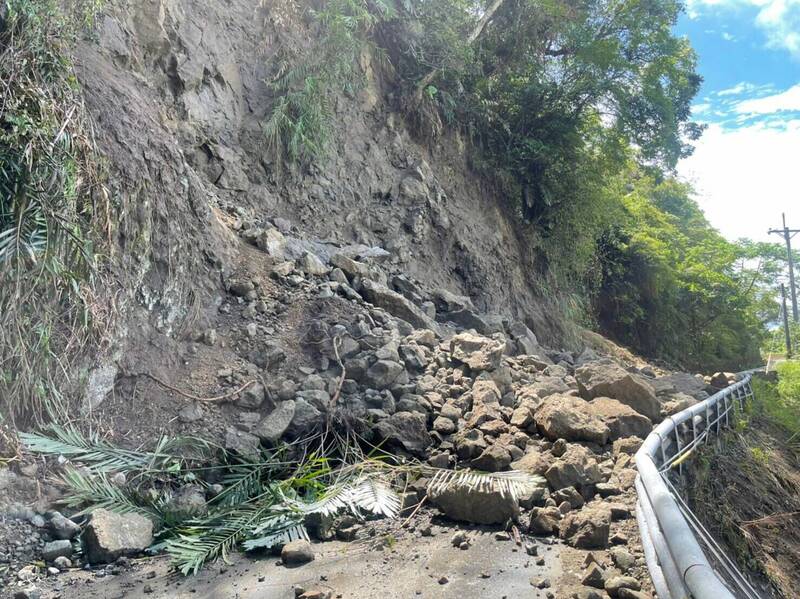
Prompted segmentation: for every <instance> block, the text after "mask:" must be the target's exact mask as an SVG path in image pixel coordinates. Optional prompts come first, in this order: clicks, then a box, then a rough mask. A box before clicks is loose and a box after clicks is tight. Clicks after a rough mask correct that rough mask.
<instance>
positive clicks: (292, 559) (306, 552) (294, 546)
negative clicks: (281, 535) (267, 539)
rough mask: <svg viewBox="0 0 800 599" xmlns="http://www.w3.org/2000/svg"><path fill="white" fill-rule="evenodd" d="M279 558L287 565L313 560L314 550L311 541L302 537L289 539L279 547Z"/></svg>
mask: <svg viewBox="0 0 800 599" xmlns="http://www.w3.org/2000/svg"><path fill="white" fill-rule="evenodd" d="M281 560H283V563H284V564H285V565H287V566H296V565H299V564H305V563H307V562H310V561H313V560H314V550H313V549H312V547H311V543H309V542H308V541H305V540H303V539H298V540H297V541H290V542H289V543H286V545H284V546H283V549H281Z"/></svg>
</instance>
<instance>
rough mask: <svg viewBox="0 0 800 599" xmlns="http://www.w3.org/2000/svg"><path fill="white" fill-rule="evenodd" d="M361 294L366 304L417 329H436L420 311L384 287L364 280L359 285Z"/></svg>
mask: <svg viewBox="0 0 800 599" xmlns="http://www.w3.org/2000/svg"><path fill="white" fill-rule="evenodd" d="M361 294H362V295H363V296H364V299H366V300H367V301H368V302H370V303H372V304H374V305H376V306H378V307H379V308H383V309H384V310H386V311H387V312H388V313H389V314H391V315H392V316H396V317H397V318H402V319H403V320H405V321H406V322H408V323H409V324H411V325H413V326H415V327H417V328H420V329H436V325H435V324H434V322H433V321H432V320H431V319H430V318H428V315H427V314H425V312H423V311H422V309H420V308H418V307H417V306H415V305H414V304H413V303H412V302H410V301H409V300H407V299H406V298H405V297H403V296H402V295H400V294H399V293H397V292H396V291H392V290H391V289H389V288H388V287H386V286H385V285H381V284H380V283H376V282H375V281H370V280H368V279H367V280H364V281H362V283H361Z"/></svg>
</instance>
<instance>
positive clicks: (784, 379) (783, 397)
mask: <svg viewBox="0 0 800 599" xmlns="http://www.w3.org/2000/svg"><path fill="white" fill-rule="evenodd" d="M753 392H754V394H755V408H754V409H755V412H756V413H757V414H759V415H761V416H764V417H766V418H767V419H768V420H770V421H771V422H773V423H774V424H777V425H779V426H781V427H782V428H783V429H785V430H786V431H788V432H789V434H790V435H792V438H793V439H794V440H795V441H798V440H800V362H796V361H795V362H782V363H780V364H778V382H777V384H775V383H771V382H769V381H766V380H763V379H761V378H755V379H753Z"/></svg>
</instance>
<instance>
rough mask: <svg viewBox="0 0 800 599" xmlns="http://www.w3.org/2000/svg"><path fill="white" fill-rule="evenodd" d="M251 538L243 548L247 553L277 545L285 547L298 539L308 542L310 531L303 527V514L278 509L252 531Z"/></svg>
mask: <svg viewBox="0 0 800 599" xmlns="http://www.w3.org/2000/svg"><path fill="white" fill-rule="evenodd" d="M251 536H252V537H253V538H250V539H248V540H246V541H245V542H244V543H243V544H242V547H243V548H244V550H245V551H253V550H254V549H269V548H271V547H274V546H275V545H285V544H286V543H289V542H291V541H296V540H298V539H305V540H306V541H307V540H308V531H307V530H306V527H305V526H303V514H302V513H298V512H293V511H288V510H285V509H278V510H276V512H275V513H272V514H270V515H269V516H267V517H266V518H265V519H263V520H262V521H261V522H260V523H259V524H258V526H256V528H255V529H254V530H253V531H252V533H251Z"/></svg>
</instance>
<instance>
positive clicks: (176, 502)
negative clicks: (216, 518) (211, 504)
mask: <svg viewBox="0 0 800 599" xmlns="http://www.w3.org/2000/svg"><path fill="white" fill-rule="evenodd" d="M169 507H170V511H172V512H175V513H176V514H179V515H180V516H181V517H183V518H192V517H195V516H200V515H202V514H205V513H206V512H207V511H208V505H207V504H206V494H205V492H204V491H203V488H202V487H200V486H198V485H184V486H182V487H181V488H180V489H178V491H177V492H176V493H175V495H174V496H173V497H172V500H171V501H170V503H169Z"/></svg>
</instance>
